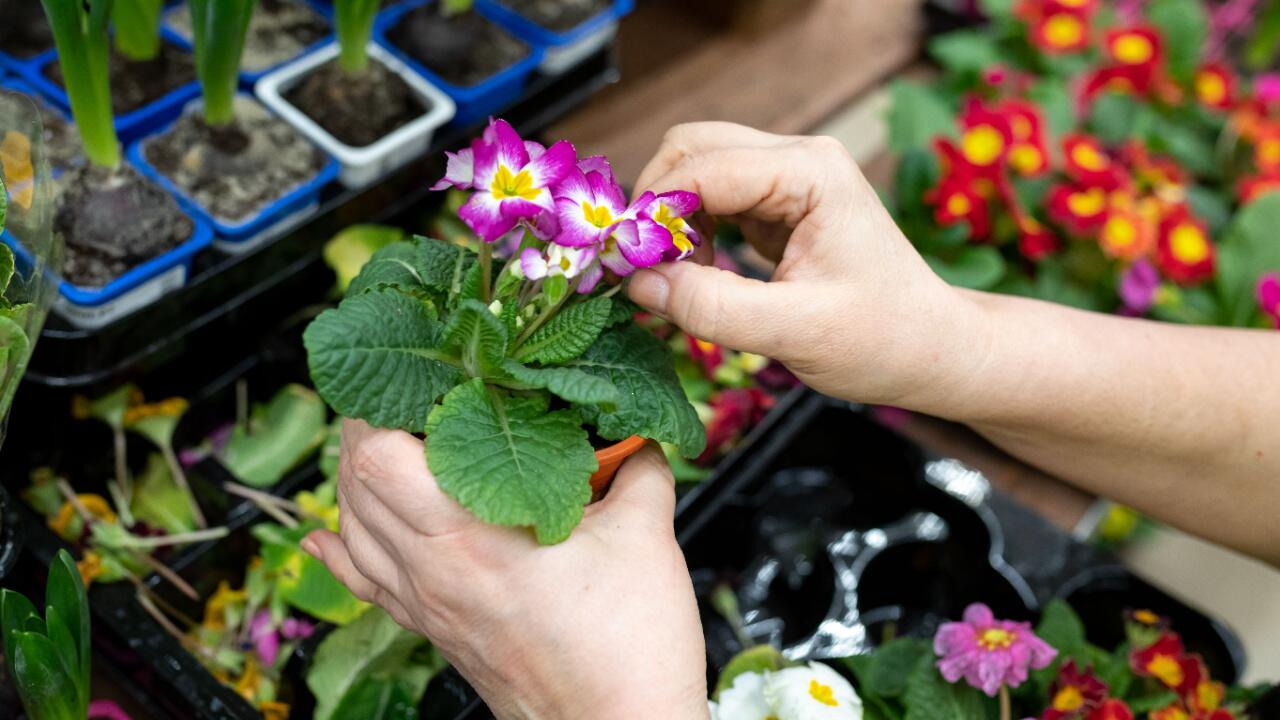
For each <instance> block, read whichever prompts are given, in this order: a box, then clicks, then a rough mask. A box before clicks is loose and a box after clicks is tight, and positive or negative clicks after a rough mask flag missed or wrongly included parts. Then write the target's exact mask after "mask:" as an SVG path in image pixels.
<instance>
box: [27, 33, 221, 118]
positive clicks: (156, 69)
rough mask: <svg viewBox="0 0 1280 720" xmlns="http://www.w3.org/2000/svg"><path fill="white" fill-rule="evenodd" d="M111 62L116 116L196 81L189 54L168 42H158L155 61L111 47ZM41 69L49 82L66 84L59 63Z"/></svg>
mask: <svg viewBox="0 0 1280 720" xmlns="http://www.w3.org/2000/svg"><path fill="white" fill-rule="evenodd" d="M110 65H111V109H112V110H113V111H115V114H116V115H117V116H119V115H125V114H127V113H131V112H133V111H134V110H138V109H140V108H143V107H146V106H147V105H149V104H151V103H153V102H155V101H157V100H159V99H160V98H162V97H164V96H165V95H168V94H169V93H171V92H173V91H174V90H177V89H178V88H180V87H182V86H184V85H189V84H191V83H193V82H195V81H196V66H195V60H194V58H193V57H192V55H191V53H189V52H186V51H185V50H183V49H181V48H178V47H175V46H174V45H172V44H171V43H161V44H160V54H159V55H158V56H157V57H156V58H155V59H154V60H130V59H129V58H127V57H125V56H123V55H121V54H120V53H118V52H116V51H115V50H114V49H112V51H111V60H110ZM43 72H44V76H45V77H46V78H48V79H49V81H50V82H52V83H54V84H55V85H57V86H58V87H65V86H64V85H63V82H62V65H61V64H60V63H57V62H51V63H49V64H48V65H46V66H45V68H44V71H43Z"/></svg>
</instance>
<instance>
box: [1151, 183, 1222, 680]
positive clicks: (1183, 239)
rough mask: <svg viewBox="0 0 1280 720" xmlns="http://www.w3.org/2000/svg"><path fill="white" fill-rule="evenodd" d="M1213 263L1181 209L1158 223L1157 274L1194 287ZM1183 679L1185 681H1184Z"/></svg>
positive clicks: (1195, 224) (1197, 227) (1207, 242)
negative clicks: (1161, 273)
mask: <svg viewBox="0 0 1280 720" xmlns="http://www.w3.org/2000/svg"><path fill="white" fill-rule="evenodd" d="M1215 261H1216V250H1215V248H1214V245H1213V240H1212V239H1210V237H1209V231H1208V230H1207V229H1206V228H1205V225H1204V223H1203V222H1201V221H1200V220H1198V219H1196V218H1195V217H1193V216H1192V215H1191V214H1190V212H1188V211H1187V209H1186V208H1185V207H1181V208H1178V209H1177V210H1175V211H1174V212H1171V213H1169V214H1168V215H1167V216H1166V217H1165V218H1164V220H1163V221H1162V222H1161V223H1160V237H1159V240H1158V241H1157V243H1156V265H1157V266H1159V268H1160V271H1161V272H1163V273H1164V274H1165V276H1166V277H1168V278H1169V279H1170V280H1173V281H1174V282H1177V283H1180V284H1183V285H1196V284H1199V283H1202V282H1204V281H1205V280H1208V279H1209V278H1211V277H1213V270H1214V265H1215ZM1162 667H1165V668H1166V669H1169V673H1170V675H1169V676H1168V677H1169V679H1172V677H1173V670H1172V669H1171V666H1168V665H1165V666H1162ZM1185 670H1186V668H1183V669H1182V670H1180V671H1179V672H1181V673H1183V674H1180V675H1178V677H1179V678H1184V675H1185ZM1151 674H1153V675H1155V676H1156V677H1158V678H1159V679H1160V680H1161V681H1166V677H1161V676H1160V675H1159V674H1157V672H1156V671H1154V670H1153V671H1151ZM1184 679H1185V678H1184ZM1182 682H1183V680H1179V682H1177V683H1169V682H1167V681H1166V684H1168V685H1169V686H1170V687H1174V685H1181V684H1182Z"/></svg>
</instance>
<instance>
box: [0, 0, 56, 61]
mask: <svg viewBox="0 0 1280 720" xmlns="http://www.w3.org/2000/svg"><path fill="white" fill-rule="evenodd" d="M0 18H4V22H0V52H4V53H7V54H9V55H12V56H13V57H16V58H18V59H20V60H29V59H31V58H33V57H35V56H36V55H39V54H40V53H42V52H44V51H45V50H49V49H50V48H52V47H53V33H52V32H51V31H50V30H49V22H48V20H46V19H45V17H44V7H42V6H41V5H40V3H38V2H33V1H32V0H0Z"/></svg>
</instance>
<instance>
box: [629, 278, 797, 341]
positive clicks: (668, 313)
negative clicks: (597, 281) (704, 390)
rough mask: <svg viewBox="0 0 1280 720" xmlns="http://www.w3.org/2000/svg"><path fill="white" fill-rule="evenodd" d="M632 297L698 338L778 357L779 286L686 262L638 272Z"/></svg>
mask: <svg viewBox="0 0 1280 720" xmlns="http://www.w3.org/2000/svg"><path fill="white" fill-rule="evenodd" d="M627 292H628V294H629V295H630V297H631V299H632V300H634V301H635V302H636V303H637V304H639V305H640V306H641V307H643V308H645V309H646V310H649V311H650V312H652V313H654V314H655V315H658V316H660V317H662V318H663V319H664V320H668V321H670V322H673V323H675V324H676V325H678V326H679V327H680V329H681V330H684V331H685V332H687V333H689V334H690V335H693V336H694V337H696V338H699V339H701V340H706V341H708V342H713V343H716V344H717V345H724V346H726V347H729V348H732V349H734V350H739V351H742V352H750V353H757V354H760V355H769V356H774V355H776V353H777V350H778V348H777V347H775V342H776V341H777V340H778V339H779V338H780V337H781V336H782V335H783V331H784V328H782V327H780V326H781V324H782V318H781V317H780V315H779V311H780V309H781V308H782V307H783V306H784V303H782V300H783V299H782V298H779V297H778V295H779V293H778V288H777V287H776V286H775V285H772V284H770V283H767V282H763V281H760V280H752V279H749V278H744V277H742V276H741V275H738V274H736V273H732V272H729V271H728V270H721V269H720V268H717V267H712V266H707V265H697V264H694V263H687V262H684V263H665V264H662V265H656V266H654V267H652V268H649V269H647V270H641V271H639V272H637V273H636V274H635V276H634V277H632V278H631V283H630V287H629V288H628V291H627Z"/></svg>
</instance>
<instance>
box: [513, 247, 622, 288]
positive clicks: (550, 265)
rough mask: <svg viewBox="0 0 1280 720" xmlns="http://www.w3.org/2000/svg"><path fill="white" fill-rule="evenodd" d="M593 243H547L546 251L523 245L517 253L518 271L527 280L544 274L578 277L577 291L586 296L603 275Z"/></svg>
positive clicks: (538, 278) (538, 277) (570, 278)
mask: <svg viewBox="0 0 1280 720" xmlns="http://www.w3.org/2000/svg"><path fill="white" fill-rule="evenodd" d="M596 258H597V251H596V246H594V245H589V246H587V247H565V246H564V245H560V244H557V243H551V244H550V245H548V246H547V249H546V253H545V254H544V253H543V251H541V250H539V249H537V248H525V249H524V252H522V253H520V270H521V272H523V273H524V276H525V277H527V278H529V279H530V280H541V279H543V278H546V277H552V276H555V275H563V276H564V277H565V279H567V280H572V279H574V278H576V277H579V276H581V278H582V279H581V280H579V281H578V292H579V293H581V294H583V295H586V294H587V293H590V292H591V291H592V290H595V289H596V285H598V284H599V283H600V280H601V279H602V278H604V271H603V270H601V269H600V263H598V262H596Z"/></svg>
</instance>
